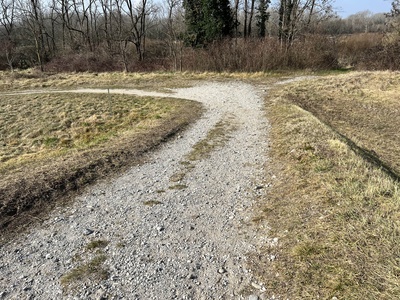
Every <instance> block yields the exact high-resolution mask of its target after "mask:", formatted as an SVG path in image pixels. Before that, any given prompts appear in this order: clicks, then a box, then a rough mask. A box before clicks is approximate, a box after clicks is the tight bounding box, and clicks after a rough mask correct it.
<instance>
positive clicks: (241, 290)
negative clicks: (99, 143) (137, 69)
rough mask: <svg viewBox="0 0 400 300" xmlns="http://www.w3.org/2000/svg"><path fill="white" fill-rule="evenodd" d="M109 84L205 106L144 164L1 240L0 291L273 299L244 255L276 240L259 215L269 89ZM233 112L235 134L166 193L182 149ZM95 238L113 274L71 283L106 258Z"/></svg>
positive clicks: (24, 295) (40, 295) (25, 295)
mask: <svg viewBox="0 0 400 300" xmlns="http://www.w3.org/2000/svg"><path fill="white" fill-rule="evenodd" d="M95 91H96V90H79V91H77V92H95ZM111 91H112V92H114V93H127V94H139V95H154V96H162V95H164V96H168V97H177V98H185V99H192V100H196V101H199V102H201V103H203V104H204V106H205V108H206V112H205V114H204V116H203V118H201V119H200V120H199V121H197V122H196V123H195V124H193V125H192V126H191V127H190V128H189V129H188V130H186V131H185V132H183V133H182V134H181V136H179V137H176V138H175V139H174V140H172V141H170V142H168V143H166V144H165V145H163V146H162V147H161V148H160V149H159V150H157V151H155V152H153V153H151V154H149V156H148V158H147V160H146V163H143V164H141V165H139V166H134V167H132V168H131V169H130V170H129V171H127V172H126V173H124V174H122V175H121V176H119V177H118V178H114V179H113V180H112V181H109V182H106V181H103V182H100V183H98V184H96V185H94V186H92V187H90V188H89V189H88V190H87V191H86V192H85V193H84V194H83V195H81V196H79V197H78V198H77V199H76V201H75V202H74V203H73V204H71V205H70V207H63V208H59V209H58V210H56V211H54V212H53V213H52V215H51V216H50V217H49V219H47V220H45V221H44V222H43V224H41V225H38V226H37V228H35V229H32V230H31V232H30V233H26V234H23V235H22V236H20V237H18V238H16V239H15V240H14V241H12V242H10V243H8V244H5V245H0V299H258V297H261V299H267V298H268V297H269V296H268V295H262V293H263V287H262V285H259V284H255V282H254V279H253V276H252V273H251V271H250V270H248V269H247V265H246V255H247V254H248V253H251V252H254V251H256V249H257V247H258V246H259V245H260V244H261V243H265V242H267V241H268V239H267V237H266V236H265V234H261V233H258V231H257V230H255V228H254V227H253V226H254V225H252V222H251V218H252V217H253V216H254V215H255V212H254V211H253V209H254V208H255V207H256V205H255V203H256V199H257V197H258V196H260V195H262V194H264V193H265V192H266V189H267V186H266V183H267V182H268V180H267V179H266V178H265V176H266V175H265V169H264V168H265V164H266V163H267V157H266V154H267V148H268V137H267V134H268V123H267V121H266V117H265V115H264V112H263V100H262V94H261V91H259V90H258V89H257V88H256V87H253V86H251V85H248V84H244V83H241V82H236V81H232V82H224V83H216V82H206V83H204V82H203V83H199V84H197V85H195V86H193V87H190V88H182V89H176V90H174V91H173V92H174V93H172V94H167V95H165V94H160V93H151V92H144V91H138V90H111ZM70 92H71V91H70ZM103 92H104V90H103ZM226 116H229V117H230V120H231V121H232V122H235V124H236V125H237V130H236V131H234V132H231V133H229V136H230V139H229V140H228V141H227V142H226V144H225V145H224V146H221V147H218V148H217V149H215V150H214V151H213V152H212V153H211V155H210V156H209V157H208V158H205V159H202V160H200V161H196V162H195V163H194V168H192V169H189V170H188V172H187V174H186V177H185V178H184V179H183V181H182V182H181V184H184V185H186V186H187V188H185V189H182V190H178V189H170V187H171V186H172V185H174V184H176V183H172V182H171V181H170V178H171V176H172V175H173V174H175V173H177V172H179V170H182V164H181V162H182V161H184V160H185V155H187V154H188V153H189V152H190V151H191V149H192V146H193V145H194V144H195V143H197V142H198V141H200V140H202V139H204V138H205V136H206V134H207V132H208V131H209V130H210V129H212V128H213V127H214V125H215V124H216V123H217V122H218V121H220V120H221V119H223V118H225V117H226ZM146 201H158V202H160V204H156V205H153V206H150V205H145V204H144V202H146ZM93 240H104V241H107V242H109V244H108V245H107V246H106V247H105V248H104V249H98V250H97V251H100V252H102V253H104V255H105V257H106V261H105V262H104V265H103V266H104V268H105V269H107V270H108V272H109V277H108V279H106V280H95V279H90V278H88V279H87V280H82V281H80V282H78V283H76V284H74V285H72V286H71V287H70V288H69V289H63V288H62V286H61V284H60V278H61V277H62V276H63V275H65V274H67V273H68V272H69V271H70V270H71V269H73V268H75V267H76V266H78V265H82V264H85V262H87V261H88V260H89V259H90V258H93V257H94V256H95V255H98V254H96V253H95V252H96V250H94V251H90V250H87V249H86V246H87V245H88V244H89V243H90V242H91V241H93Z"/></svg>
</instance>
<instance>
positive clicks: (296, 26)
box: [278, 0, 334, 46]
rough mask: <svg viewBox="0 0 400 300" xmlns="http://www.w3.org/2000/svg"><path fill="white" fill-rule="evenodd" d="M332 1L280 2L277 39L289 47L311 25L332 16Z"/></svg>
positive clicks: (288, 0) (281, 0)
mask: <svg viewBox="0 0 400 300" xmlns="http://www.w3.org/2000/svg"><path fill="white" fill-rule="evenodd" d="M331 3H332V0H280V2H279V25H278V26H279V39H280V41H281V42H282V43H285V44H286V45H287V46H290V45H291V43H292V42H293V40H294V39H295V37H296V36H297V35H298V34H299V33H300V32H304V31H306V30H309V29H310V27H311V25H316V24H318V23H320V22H322V21H325V20H327V19H328V18H330V17H332V16H333V15H334V13H333V8H332V4H331Z"/></svg>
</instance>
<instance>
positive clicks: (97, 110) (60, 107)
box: [0, 93, 179, 182]
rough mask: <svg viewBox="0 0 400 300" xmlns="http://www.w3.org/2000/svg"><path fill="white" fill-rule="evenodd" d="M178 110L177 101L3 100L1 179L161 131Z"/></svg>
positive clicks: (67, 97) (51, 96)
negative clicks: (22, 168) (25, 167)
mask: <svg viewBox="0 0 400 300" xmlns="http://www.w3.org/2000/svg"><path fill="white" fill-rule="evenodd" d="M109 97H111V103H110V101H109ZM178 105H179V104H177V101H176V100H172V99H163V100H160V99H157V98H149V97H142V98H139V97H132V96H124V95H112V96H108V95H107V94H104V95H88V94H83V95H75V94H50V93H49V94H36V95H35V94H32V95H18V96H15V95H14V96H3V97H2V100H1V103H0V138H1V144H0V162H1V165H0V174H3V175H4V173H5V172H9V171H11V170H13V169H14V168H15V167H16V166H18V165H21V164H23V163H26V162H31V161H32V160H48V159H49V158H51V157H57V156H60V155H66V154H68V153H70V152H76V151H77V150H85V149H88V148H92V147H94V146H98V145H101V144H103V143H105V142H107V141H110V140H112V139H115V138H118V137H120V136H121V135H126V134H132V133H134V132H138V131H140V130H143V129H146V128H147V129H148V128H151V127H154V126H157V125H159V124H160V122H162V120H163V119H164V118H165V117H168V115H169V114H170V113H171V112H172V111H174V110H175V109H176V108H177V106H178ZM0 182H1V180H0Z"/></svg>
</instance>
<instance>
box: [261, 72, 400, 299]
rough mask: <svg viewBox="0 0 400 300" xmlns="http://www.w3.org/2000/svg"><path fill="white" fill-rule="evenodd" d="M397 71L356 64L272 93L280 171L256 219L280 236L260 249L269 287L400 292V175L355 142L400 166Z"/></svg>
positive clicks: (351, 295)
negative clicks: (357, 69)
mask: <svg viewBox="0 0 400 300" xmlns="http://www.w3.org/2000/svg"><path fill="white" fill-rule="evenodd" d="M399 81H400V74H398V73H389V72H377V73H375V72H372V73H350V74H346V75H339V76H328V77H326V78H321V79H318V80H313V81H305V82H296V83H293V84H290V85H288V86H287V87H285V88H283V89H282V87H280V89H278V88H277V89H275V90H273V91H271V93H270V95H269V96H267V98H266V103H267V104H266V106H267V114H268V117H269V121H270V123H271V125H272V129H271V132H270V136H271V141H272V145H271V150H270V157H271V160H270V162H271V164H270V165H269V172H271V174H275V175H276V176H277V177H276V179H275V181H274V182H273V184H272V187H271V190H270V191H269V193H268V195H267V197H266V199H263V201H262V203H260V206H261V209H262V213H260V214H259V216H257V220H258V222H259V223H260V224H262V225H267V226H268V227H269V228H270V229H269V231H270V232H269V235H270V236H271V237H276V238H277V239H276V240H277V241H279V242H278V243H277V244H268V243H267V244H266V245H265V247H264V248H263V249H262V255H261V257H254V258H253V266H254V268H253V269H254V270H255V271H256V272H257V275H258V276H259V277H260V278H261V279H262V281H264V282H265V286H266V287H267V293H269V294H271V295H272V294H273V295H275V296H276V297H278V298H282V299H286V298H289V299H332V298H333V297H337V298H338V299H398V298H399V297H400V285H399V284H398V282H399V279H400V260H399V257H400V247H399V246H398V241H399V238H400V222H399V220H400V218H399V217H400V188H399V187H400V186H399V182H398V180H396V179H395V178H393V177H392V176H390V175H388V174H387V173H386V172H385V171H384V170H383V169H382V168H381V167H380V166H379V164H376V163H372V162H371V161H370V160H368V159H366V158H365V156H364V155H362V153H360V152H358V151H356V150H355V149H353V148H352V143H349V141H351V142H353V143H355V144H356V145H358V147H360V148H362V149H366V150H367V151H370V152H372V151H374V152H376V153H377V154H378V155H377V157H378V158H379V160H382V161H384V162H385V163H386V164H387V165H389V166H390V168H391V169H393V170H395V171H396V172H397V170H398V161H396V160H395V159H393V156H392V154H393V153H391V151H393V152H394V153H397V151H398V150H399V149H400V141H399V139H398V135H392V134H396V131H395V130H394V128H400V120H399V118H398V117H397V116H395V115H394V114H393V113H392V112H393V111H398V110H399V109H400V101H399V98H398V95H399V93H398V91H399V85H398V82H399ZM300 106H301V107H300ZM305 109H307V110H305ZM370 111H371V112H370ZM386 122H389V123H390V124H385V123H386ZM388 139H390V140H388ZM397 157H398V156H397ZM271 257H273V258H274V259H271Z"/></svg>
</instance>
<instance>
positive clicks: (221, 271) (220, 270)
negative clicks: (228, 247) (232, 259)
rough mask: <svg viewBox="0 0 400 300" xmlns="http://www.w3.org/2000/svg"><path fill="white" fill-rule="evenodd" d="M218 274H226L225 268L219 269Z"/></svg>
mask: <svg viewBox="0 0 400 300" xmlns="http://www.w3.org/2000/svg"><path fill="white" fill-rule="evenodd" d="M218 273H219V274H224V273H226V269H225V268H219V269H218Z"/></svg>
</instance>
